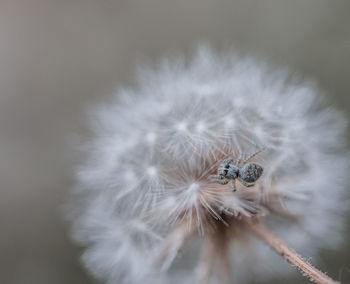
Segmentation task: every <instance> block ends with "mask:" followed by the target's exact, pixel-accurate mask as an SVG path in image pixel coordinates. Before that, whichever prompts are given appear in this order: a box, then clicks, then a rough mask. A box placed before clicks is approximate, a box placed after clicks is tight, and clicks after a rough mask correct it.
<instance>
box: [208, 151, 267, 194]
mask: <svg viewBox="0 0 350 284" xmlns="http://www.w3.org/2000/svg"><path fill="white" fill-rule="evenodd" d="M263 150H264V149H261V150H259V151H257V152H255V153H254V154H252V155H250V156H249V157H248V158H247V159H245V160H243V161H242V159H241V158H239V159H238V160H237V161H236V160H235V159H233V158H229V159H225V160H222V161H221V162H220V164H219V167H218V171H217V174H216V175H211V176H209V178H212V179H215V181H216V182H217V183H219V184H222V185H225V184H228V183H229V182H230V181H232V187H231V190H232V191H236V180H237V179H238V180H239V181H240V182H241V183H242V184H243V185H244V186H246V187H251V186H254V185H255V182H256V181H257V180H258V179H259V178H260V177H261V175H262V173H263V171H264V169H263V167H262V166H260V165H258V164H255V163H247V162H248V161H249V160H250V159H252V158H253V157H254V156H256V155H257V154H259V153H260V152H261V151H263Z"/></svg>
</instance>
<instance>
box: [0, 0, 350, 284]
mask: <svg viewBox="0 0 350 284" xmlns="http://www.w3.org/2000/svg"><path fill="white" fill-rule="evenodd" d="M203 41H205V42H207V43H209V44H211V45H212V46H213V47H214V48H216V49H218V50H219V51H220V49H223V48H226V47H231V46H234V47H235V48H236V49H237V50H238V51H240V52H242V53H243V54H253V55H258V56H260V57H263V58H267V59H268V60H270V62H272V63H275V64H278V65H282V66H287V67H289V68H290V69H291V70H292V72H295V73H296V74H300V75H301V76H305V77H308V78H311V79H314V80H315V81H316V82H318V84H319V85H320V86H321V88H322V89H323V90H325V92H326V93H327V96H328V98H329V101H330V103H331V104H333V105H335V106H336V107H338V108H339V109H342V111H343V112H344V113H346V114H347V115H348V117H349V119H350V93H349V91H350V77H349V75H350V1H349V0H344V1H338V0H332V1H331V0H329V1H327V0H308V1H305V0H293V1H291V0H288V1H287V0H215V1H214V0H213V1H210V0H177V1H174V0H172V1H166V0H114V1H112V0H22V1H19V0H0V283H4V284H22V283H23V284H32V283H33V284H42V283H43V284H56V283H57V284H58V283H59V284H62V283H65V284H70V283H77V284H80V283H96V282H94V280H93V279H92V278H91V277H90V276H89V275H88V274H87V273H86V272H85V271H84V269H83V268H81V266H80V264H79V255H80V253H81V249H80V248H78V247H76V246H74V245H73V244H72V243H71V242H70V241H69V237H68V235H69V233H68V232H69V226H68V224H67V223H66V222H65V221H64V220H63V217H62V204H63V203H64V201H65V200H66V198H67V194H68V192H69V190H70V189H71V187H72V185H73V168H74V165H75V164H76V163H77V161H78V160H79V159H80V158H81V156H80V153H79V151H78V145H79V144H80V143H81V142H82V141H84V139H88V136H89V135H88V131H87V127H86V118H85V117H84V115H85V112H86V109H87V108H88V107H89V106H90V105H91V104H93V103H94V102H98V101H101V100H104V99H106V98H108V97H109V96H110V95H111V93H112V92H113V90H114V89H115V88H116V87H118V86H121V85H126V84H132V80H133V74H134V71H135V67H136V66H137V64H138V63H139V62H142V63H145V62H147V64H150V65H152V64H155V62H157V60H158V59H159V58H161V57H163V56H164V55H168V54H172V53H180V54H182V53H184V54H187V55H189V54H190V53H191V50H193V49H194V48H195V46H196V45H197V44H198V43H199V42H203ZM330 169H331V165H330ZM330 190H332V189H331V188H330ZM349 190H350V186H349ZM348 220H349V222H350V216H349V219H348ZM349 222H348V223H349ZM348 227H349V226H348ZM347 230H348V232H349V233H348V235H347V236H346V239H345V242H344V246H343V247H342V248H340V249H339V250H338V251H323V252H322V255H321V257H320V259H319V261H318V266H319V267H320V268H321V269H322V270H324V271H327V272H328V273H329V274H330V275H332V276H333V277H335V278H337V279H341V280H342V281H343V283H350V230H349V229H347ZM281 261H283V260H281ZM282 281H283V282H284V283H308V282H307V281H306V280H304V279H303V278H302V277H301V276H299V275H298V274H297V273H295V277H294V278H288V279H276V281H275V283H281V282H282ZM256 283H263V280H262V279H259V280H257V281H256ZM266 283H272V282H270V281H269V282H266Z"/></svg>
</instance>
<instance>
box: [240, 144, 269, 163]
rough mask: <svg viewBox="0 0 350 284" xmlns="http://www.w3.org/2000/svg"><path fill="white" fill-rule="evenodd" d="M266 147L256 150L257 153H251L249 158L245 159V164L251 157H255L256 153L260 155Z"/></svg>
mask: <svg viewBox="0 0 350 284" xmlns="http://www.w3.org/2000/svg"><path fill="white" fill-rule="evenodd" d="M265 149H266V147H263V148H261V149H260V150H258V151H256V152H255V153H253V154H251V155H250V156H248V158H246V159H245V160H244V161H243V165H244V164H245V163H246V162H248V161H249V160H250V159H252V158H254V157H255V156H256V155H258V154H259V153H261V152H262V151H264V150H265Z"/></svg>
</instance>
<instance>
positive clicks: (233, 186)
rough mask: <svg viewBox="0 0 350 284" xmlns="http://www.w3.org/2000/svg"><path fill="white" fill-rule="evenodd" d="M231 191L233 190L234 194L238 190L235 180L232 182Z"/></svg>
mask: <svg viewBox="0 0 350 284" xmlns="http://www.w3.org/2000/svg"><path fill="white" fill-rule="evenodd" d="M231 190H232V191H233V192H235V191H236V190H237V188H236V180H235V179H234V180H232V186H231Z"/></svg>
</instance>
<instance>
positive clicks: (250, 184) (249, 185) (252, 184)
mask: <svg viewBox="0 0 350 284" xmlns="http://www.w3.org/2000/svg"><path fill="white" fill-rule="evenodd" d="M239 181H240V182H241V183H242V184H243V185H244V186H245V187H252V186H254V185H255V183H254V182H253V183H247V182H245V181H244V180H242V179H241V178H240V179H239Z"/></svg>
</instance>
